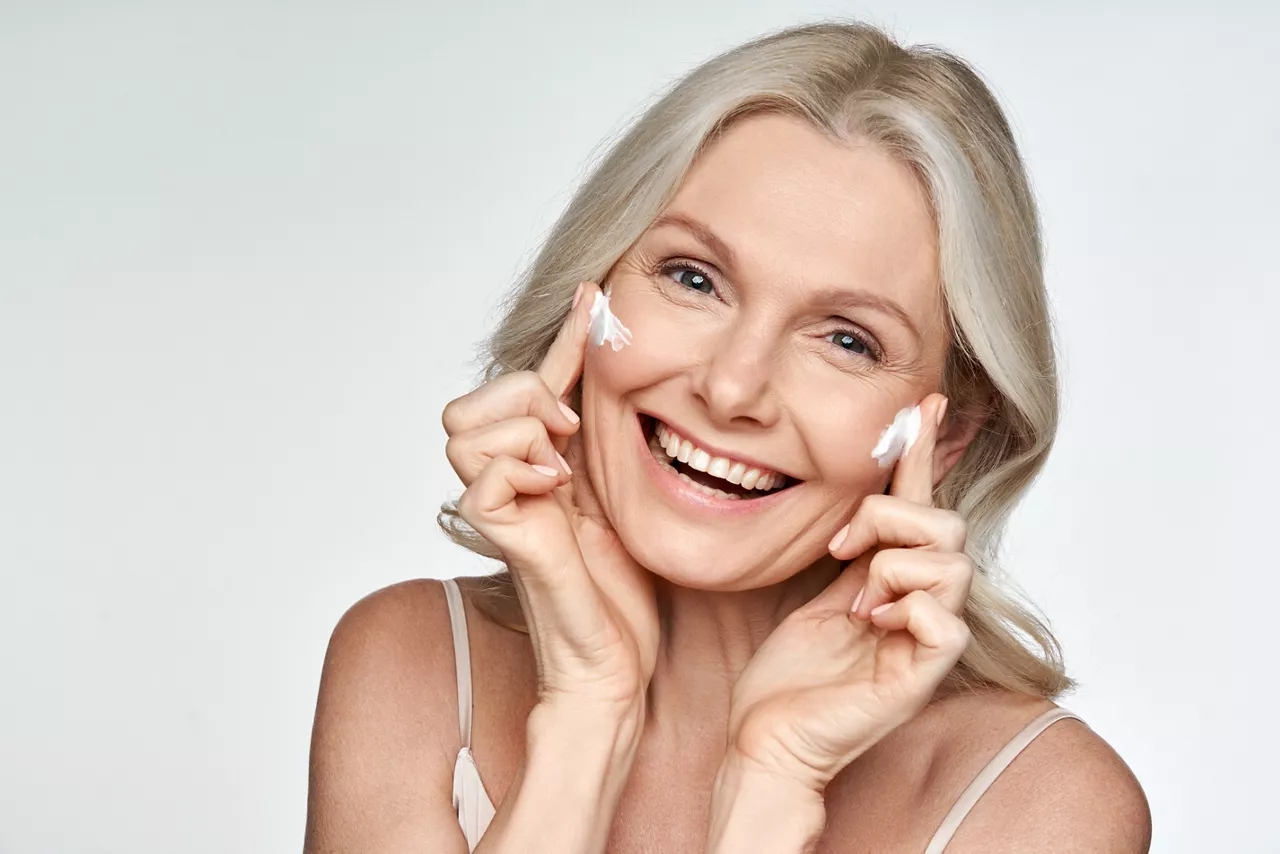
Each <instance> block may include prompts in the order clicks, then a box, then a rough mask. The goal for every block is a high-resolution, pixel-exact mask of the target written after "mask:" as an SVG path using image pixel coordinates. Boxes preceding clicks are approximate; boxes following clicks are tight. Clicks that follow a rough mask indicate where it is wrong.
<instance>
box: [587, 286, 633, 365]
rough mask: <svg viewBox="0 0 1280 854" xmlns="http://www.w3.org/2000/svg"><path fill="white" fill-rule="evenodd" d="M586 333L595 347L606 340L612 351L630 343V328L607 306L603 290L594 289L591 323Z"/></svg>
mask: <svg viewBox="0 0 1280 854" xmlns="http://www.w3.org/2000/svg"><path fill="white" fill-rule="evenodd" d="M587 334H588V335H589V336H590V338H591V343H592V344H594V345H596V346H597V347H599V346H601V345H602V344H604V342H606V341H608V342H609V346H610V347H612V348H613V350H614V352H617V351H618V350H621V349H622V345H623V344H630V343H631V330H629V329H627V327H625V326H623V325H622V321H621V320H618V316H617V315H616V314H614V313H613V311H612V310H611V309H610V308H609V295H608V294H606V293H604V292H603V291H596V298H595V301H594V302H593V303H591V325H590V326H589V327H588V328H587Z"/></svg>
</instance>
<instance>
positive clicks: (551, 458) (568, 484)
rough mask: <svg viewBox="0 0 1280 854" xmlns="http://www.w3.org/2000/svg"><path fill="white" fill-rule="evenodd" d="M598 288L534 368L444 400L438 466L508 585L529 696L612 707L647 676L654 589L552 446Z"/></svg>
mask: <svg viewBox="0 0 1280 854" xmlns="http://www.w3.org/2000/svg"><path fill="white" fill-rule="evenodd" d="M598 292H599V287H598V286H596V285H595V284H593V283H590V282H584V283H583V284H582V285H581V288H580V290H579V292H578V298H577V301H576V302H575V304H574V306H573V308H572V309H571V310H570V311H569V314H568V316H567V317H566V318H565V322H564V324H563V325H562V327H561V329H560V332H559V334H558V335H557V337H556V340H555V342H554V343H552V345H551V348H550V350H548V352H547V354H546V357H545V358H544V359H543V361H542V363H541V364H540V365H539V366H538V368H537V370H536V371H520V372H516V373H510V374H504V375H502V376H500V377H497V378H496V379H494V380H491V381H490V382H488V383H485V384H484V385H483V386H481V387H480V388H478V389H476V390H475V391H473V392H471V393H470V394H467V395H464V396H462V397H459V398H457V399H456V400H452V401H450V402H449V404H448V405H447V406H446V407H445V409H444V414H443V419H442V420H443V422H444V428H445V432H446V433H448V435H449V440H448V442H447V444H446V446H445V449H446V453H447V455H448V458H449V462H450V464H452V465H453V468H454V470H455V471H456V472H457V473H458V476H459V477H460V478H461V479H462V482H463V484H464V485H465V486H466V490H465V491H464V492H463V494H462V496H461V498H460V499H459V500H458V513H459V515H460V516H461V517H462V518H463V519H464V520H465V521H466V522H467V523H468V524H469V525H471V527H473V528H474V529H475V530H476V531H478V532H479V533H480V534H481V535H482V536H483V537H484V538H485V539H487V540H488V541H489V542H491V543H493V545H494V546H496V547H497V548H498V550H499V551H500V552H501V553H502V556H503V559H504V561H505V562H506V565H507V567H508V569H509V570H510V573H511V577H512V579H513V580H514V582H515V585H516V589H517V591H518V593H519V596H520V602H521V606H522V608H523V609H524V613H525V618H526V621H527V623H528V627H529V635H530V637H531V639H532V641H533V650H534V656H535V658H536V660H537V666H538V701H539V703H540V704H544V705H551V706H556V705H559V704H566V705H569V706H576V707H583V706H586V707H589V708H591V709H592V710H601V709H603V710H617V711H618V712H619V713H623V712H626V711H630V710H634V709H635V708H636V707H637V704H638V703H639V702H640V701H641V700H642V698H643V697H644V691H645V689H646V688H647V686H648V684H649V678H650V677H651V676H652V675H653V668H654V663H655V660H656V657H657V646H658V616H657V605H656V603H655V600H654V592H653V586H652V582H651V580H650V576H649V574H648V572H647V571H646V570H645V569H644V568H643V567H641V566H640V565H639V564H637V563H636V562H635V561H634V560H632V558H631V556H630V555H629V554H628V553H627V551H626V549H625V548H623V546H622V544H621V542H619V540H618V537H617V534H616V533H615V532H614V531H613V529H612V527H611V526H610V525H609V523H608V521H607V519H605V518H604V515H603V513H601V512H600V509H599V506H598V505H597V504H596V501H595V496H594V493H593V491H592V488H591V483H590V478H589V475H588V474H587V472H586V471H578V472H577V473H576V474H573V473H570V472H569V471H568V470H567V469H568V465H567V463H565V461H564V458H563V456H562V455H561V453H560V452H561V451H563V450H566V449H567V447H568V442H569V439H570V437H571V436H573V434H575V433H576V432H577V430H578V427H579V420H578V416H576V415H575V414H574V413H573V410H571V409H570V408H569V407H568V406H567V405H566V404H565V403H564V400H563V398H564V397H565V395H567V394H568V393H569V392H570V391H571V390H572V389H573V387H574V385H575V384H576V383H577V380H578V377H579V376H580V375H581V373H582V363H583V358H584V356H585V352H586V346H587V327H588V324H589V316H588V313H589V310H590V306H591V304H592V302H593V300H594V299H595V295H596V293H598ZM553 437H554V438H553ZM579 468H580V469H581V468H585V466H584V465H581V464H580V466H579Z"/></svg>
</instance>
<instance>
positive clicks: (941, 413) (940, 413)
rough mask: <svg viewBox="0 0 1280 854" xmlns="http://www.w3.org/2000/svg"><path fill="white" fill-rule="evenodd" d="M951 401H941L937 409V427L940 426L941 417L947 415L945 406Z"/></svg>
mask: <svg viewBox="0 0 1280 854" xmlns="http://www.w3.org/2000/svg"><path fill="white" fill-rule="evenodd" d="M950 402H951V401H950V400H949V399H947V398H945V397H944V398H943V399H942V405H941V406H939V407H938V426H939V427H941V426H942V416H944V415H946V414H947V404H948V403H950Z"/></svg>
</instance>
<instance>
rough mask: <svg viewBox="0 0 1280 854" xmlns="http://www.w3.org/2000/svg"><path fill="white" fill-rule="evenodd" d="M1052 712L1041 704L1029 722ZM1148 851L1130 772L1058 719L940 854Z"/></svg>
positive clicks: (1099, 742) (1140, 799) (1143, 801)
mask: <svg viewBox="0 0 1280 854" xmlns="http://www.w3.org/2000/svg"><path fill="white" fill-rule="evenodd" d="M1052 707H1053V704H1051V703H1048V702H1044V703H1043V705H1042V706H1041V707H1040V709H1039V711H1037V712H1036V713H1035V714H1036V715H1038V714H1039V712H1040V711H1044V710H1046V709H1048V708H1052ZM1034 717H1035V715H1033V716H1032V718H1030V719H1027V720H1026V721H1025V723H1029V722H1030V720H1031V719H1034ZM1025 723H1023V725H1025ZM1020 729H1021V726H1019V727H1017V730H1015V732H1016V731H1018V730H1020ZM1012 735H1013V734H1012V733H1010V735H1009V737H1012ZM1007 741H1008V738H1005V739H1003V740H1002V741H1001V742H1000V743H999V744H997V745H994V750H989V751H988V752H989V754H990V755H994V753H995V752H996V751H998V750H999V749H1000V748H1001V747H1003V746H1004V744H1005V743H1007ZM987 758H989V756H988V757H987ZM966 785H967V784H966ZM957 794H958V793H957ZM1150 845H1151V810H1150V806H1149V805H1148V803H1147V798H1146V795H1145V793H1144V792H1143V790H1142V786H1141V784H1140V783H1139V782H1138V779H1137V778H1136V777H1135V776H1134V774H1133V771H1132V770H1131V769H1130V768H1129V766H1128V765H1127V764H1126V763H1125V762H1124V760H1123V759H1122V758H1121V757H1120V755H1119V754H1118V753H1117V752H1116V751H1115V749H1114V748H1112V747H1111V745H1110V744H1108V743H1107V741H1106V740H1105V739H1103V738H1102V736H1100V735H1099V734H1098V733H1096V732H1094V730H1092V729H1091V728H1090V727H1089V726H1088V725H1087V724H1085V723H1083V722H1081V721H1079V720H1076V719H1073V718H1066V719H1062V720H1058V721H1055V722H1054V723H1052V724H1050V725H1049V727H1048V728H1046V729H1045V730H1044V731H1043V732H1041V733H1040V734H1039V735H1038V736H1036V737H1035V739H1034V740H1032V741H1031V743H1030V744H1028V745H1027V746H1026V747H1025V748H1023V750H1022V751H1021V752H1020V753H1019V754H1018V755H1017V757H1015V758H1014V760H1013V761H1012V762H1011V763H1010V764H1009V766H1008V767H1007V768H1005V770H1004V771H1003V773H1001V774H1000V776H999V777H997V778H996V780H995V782H993V783H992V784H991V786H990V787H989V788H988V789H987V791H986V792H985V793H984V794H983V795H982V797H981V798H980V799H979V800H978V802H977V803H976V804H975V805H974V806H973V809H972V810H971V811H970V812H969V814H968V816H967V817H966V818H965V820H964V821H963V822H962V823H961V824H960V827H959V829H958V830H957V831H956V833H955V836H954V837H953V838H952V842H951V844H950V845H948V846H947V851H948V854H964V853H965V852H984V854H999V853H1000V852H1021V851H1045V852H1052V851H1107V852H1116V854H1131V853H1132V854H1145V852H1147V851H1148V850H1149V849H1150Z"/></svg>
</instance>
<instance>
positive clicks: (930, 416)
mask: <svg viewBox="0 0 1280 854" xmlns="http://www.w3.org/2000/svg"><path fill="white" fill-rule="evenodd" d="M929 397H930V398H933V400H929V398H926V399H925V400H923V401H921V402H920V435H919V436H918V437H917V438H916V441H915V444H913V445H912V446H911V448H910V450H908V451H907V453H906V454H905V455H903V457H902V459H900V460H898V464H897V466H895V467H894V470H893V481H892V483H891V484H890V485H889V494H890V495H894V496H897V497H899V498H905V499H907V500H908V501H912V502H915V503H916V504H923V505H925V506H926V507H932V506H933V451H934V448H935V447H936V446H937V443H938V427H939V423H938V422H939V421H941V419H942V415H943V414H944V412H945V410H946V405H947V399H946V397H944V396H943V395H940V394H931V395H929Z"/></svg>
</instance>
